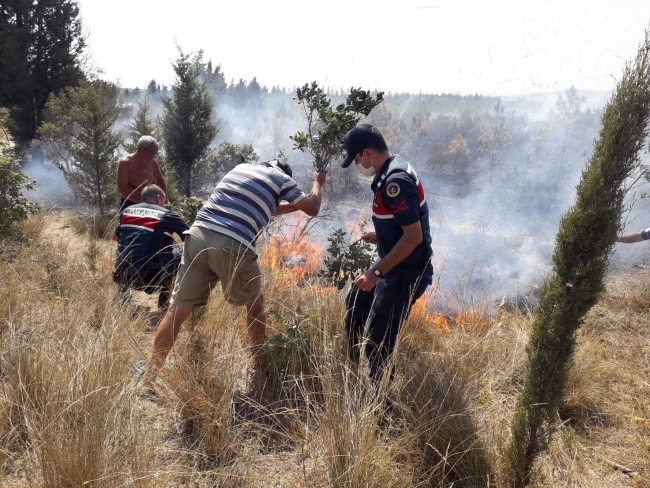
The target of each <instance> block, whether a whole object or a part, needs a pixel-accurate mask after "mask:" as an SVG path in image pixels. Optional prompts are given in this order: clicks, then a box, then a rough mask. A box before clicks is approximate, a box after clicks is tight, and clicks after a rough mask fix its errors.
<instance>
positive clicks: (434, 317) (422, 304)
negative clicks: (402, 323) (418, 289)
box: [411, 295, 451, 332]
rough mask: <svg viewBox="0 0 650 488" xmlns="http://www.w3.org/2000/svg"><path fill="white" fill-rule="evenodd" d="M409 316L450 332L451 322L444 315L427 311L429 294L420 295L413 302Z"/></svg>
mask: <svg viewBox="0 0 650 488" xmlns="http://www.w3.org/2000/svg"><path fill="white" fill-rule="evenodd" d="M411 317H412V318H413V319H414V320H416V321H418V322H421V323H425V324H428V325H431V326H433V327H435V328H437V329H439V330H441V331H443V332H451V323H450V321H449V319H448V318H447V317H446V316H444V315H440V314H435V313H431V312H429V295H424V296H422V297H421V298H420V299H419V300H418V301H417V302H415V303H414V304H413V308H412V309H411Z"/></svg>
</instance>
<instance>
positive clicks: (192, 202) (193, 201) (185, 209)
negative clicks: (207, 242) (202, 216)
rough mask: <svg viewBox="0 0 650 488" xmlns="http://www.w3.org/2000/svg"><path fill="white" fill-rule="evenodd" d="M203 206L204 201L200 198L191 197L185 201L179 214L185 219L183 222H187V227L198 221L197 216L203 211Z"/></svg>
mask: <svg viewBox="0 0 650 488" xmlns="http://www.w3.org/2000/svg"><path fill="white" fill-rule="evenodd" d="M202 206H203V200H201V199H200V198H196V197H189V198H186V199H185V200H184V201H183V203H182V204H181V208H180V211H179V213H180V214H181V217H183V220H185V222H187V225H192V222H194V219H196V214H197V213H198V211H199V210H201V207H202Z"/></svg>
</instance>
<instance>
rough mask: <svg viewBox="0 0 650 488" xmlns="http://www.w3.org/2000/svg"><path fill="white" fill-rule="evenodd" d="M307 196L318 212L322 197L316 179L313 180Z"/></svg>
mask: <svg viewBox="0 0 650 488" xmlns="http://www.w3.org/2000/svg"><path fill="white" fill-rule="evenodd" d="M307 198H309V199H311V201H312V203H313V204H314V206H315V207H316V209H317V213H318V212H319V211H320V204H321V202H322V200H323V198H322V196H321V185H320V184H319V183H318V182H317V181H314V184H313V185H312V187H311V192H309V195H307Z"/></svg>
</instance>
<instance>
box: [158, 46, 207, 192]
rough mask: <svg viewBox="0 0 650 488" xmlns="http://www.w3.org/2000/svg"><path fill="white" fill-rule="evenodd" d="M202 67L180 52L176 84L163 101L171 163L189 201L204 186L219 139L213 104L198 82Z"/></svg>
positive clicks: (164, 122) (176, 69) (164, 126)
mask: <svg viewBox="0 0 650 488" xmlns="http://www.w3.org/2000/svg"><path fill="white" fill-rule="evenodd" d="M198 64H199V63H197V62H195V61H194V60H191V59H190V56H189V55H187V54H183V52H182V51H181V50H180V49H179V56H178V59H177V60H176V62H175V63H174V64H173V67H174V72H175V73H176V83H175V84H174V86H172V96H171V97H170V98H167V99H164V100H163V107H164V115H163V138H164V146H165V151H166V154H167V158H168V159H169V163H170V164H171V166H172V168H173V169H174V173H175V177H176V181H177V184H178V188H179V190H180V192H181V194H182V195H183V196H185V197H190V196H191V195H192V191H193V190H196V189H198V188H199V187H200V185H201V184H202V181H201V178H202V176H204V173H205V170H206V167H207V161H206V156H207V155H208V150H209V148H210V143H211V142H212V140H213V139H214V138H215V137H216V135H217V132H218V130H217V127H216V126H215V125H214V124H213V123H212V100H211V99H210V94H209V92H208V89H207V87H206V86H205V84H204V83H202V82H201V81H200V80H199V75H200V69H199V68H198V67H197V66H198Z"/></svg>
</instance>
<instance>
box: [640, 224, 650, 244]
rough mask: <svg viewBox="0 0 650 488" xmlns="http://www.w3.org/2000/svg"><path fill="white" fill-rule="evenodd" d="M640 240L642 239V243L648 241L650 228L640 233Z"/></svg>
mask: <svg viewBox="0 0 650 488" xmlns="http://www.w3.org/2000/svg"><path fill="white" fill-rule="evenodd" d="M641 239H643V240H644V241H647V240H648V239H650V227H648V228H647V229H646V230H642V231H641Z"/></svg>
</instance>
